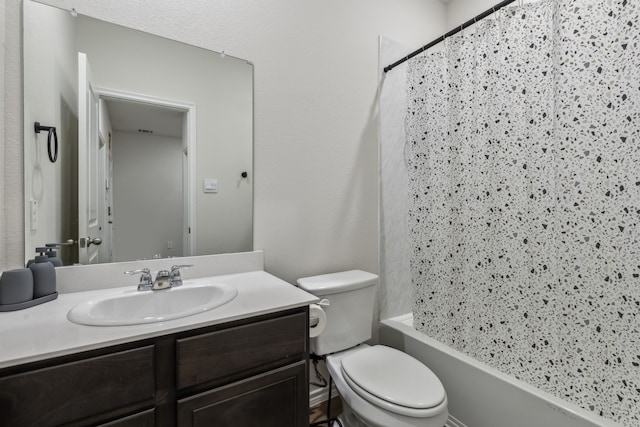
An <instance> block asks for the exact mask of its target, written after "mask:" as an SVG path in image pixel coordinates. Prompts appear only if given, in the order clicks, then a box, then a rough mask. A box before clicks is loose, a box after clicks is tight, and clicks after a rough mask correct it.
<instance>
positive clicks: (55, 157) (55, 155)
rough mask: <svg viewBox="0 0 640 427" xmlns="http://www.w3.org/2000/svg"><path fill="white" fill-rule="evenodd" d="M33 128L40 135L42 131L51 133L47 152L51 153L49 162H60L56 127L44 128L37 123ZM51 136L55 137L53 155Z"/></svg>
mask: <svg viewBox="0 0 640 427" xmlns="http://www.w3.org/2000/svg"><path fill="white" fill-rule="evenodd" d="M33 128H34V130H35V131H36V133H40V131H41V130H46V131H48V132H49V135H48V136H47V151H48V153H49V160H50V161H51V163H55V162H56V160H58V134H57V133H56V128H55V126H42V125H40V122H35V123H34V124H33ZM51 135H53V142H54V144H55V147H54V151H53V153H52V152H51Z"/></svg>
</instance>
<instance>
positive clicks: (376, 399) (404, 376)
mask: <svg viewBox="0 0 640 427" xmlns="http://www.w3.org/2000/svg"><path fill="white" fill-rule="evenodd" d="M341 365H342V366H341V371H342V373H343V376H344V378H345V381H346V382H347V383H348V384H349V386H350V387H351V388H352V389H353V390H354V391H355V392H356V393H357V394H358V395H359V396H360V397H362V398H363V399H365V400H367V401H368V402H370V403H372V404H373V405H376V406H378V407H380V408H384V409H386V410H388V411H390V412H393V413H396V414H400V415H406V416H409V417H416V418H426V417H430V416H432V415H433V414H434V412H439V411H440V410H441V408H440V407H439V406H440V405H441V404H443V403H444V402H445V400H446V393H445V390H444V387H443V386H442V383H441V382H440V380H439V379H438V377H437V376H436V375H435V374H434V373H433V372H432V371H431V370H430V369H429V368H427V367H426V366H425V365H423V364H422V363H421V362H419V361H418V360H416V359H414V358H413V357H411V356H409V355H408V354H405V353H403V352H401V351H399V350H396V349H393V348H391V347H387V346H383V345H376V346H373V347H368V348H364V349H362V350H359V351H356V352H354V353H351V354H349V355H347V356H345V357H344V358H343V359H342V364H341Z"/></svg>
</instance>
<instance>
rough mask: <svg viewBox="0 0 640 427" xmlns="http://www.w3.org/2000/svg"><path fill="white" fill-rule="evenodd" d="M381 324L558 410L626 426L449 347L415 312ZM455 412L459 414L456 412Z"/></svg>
mask: <svg viewBox="0 0 640 427" xmlns="http://www.w3.org/2000/svg"><path fill="white" fill-rule="evenodd" d="M380 324H382V325H385V326H386V327H389V328H392V329H396V330H399V331H400V332H401V333H403V334H405V335H408V336H409V337H411V338H413V339H416V340H418V341H422V342H424V343H425V344H426V345H428V346H431V347H433V348H434V349H436V350H438V351H440V352H442V353H445V354H447V355H448V356H450V357H452V358H454V359H457V360H458V361H460V362H462V363H465V364H468V365H470V366H472V367H474V368H477V369H479V370H481V371H484V372H486V373H487V374H489V375H492V376H495V377H496V378H497V379H499V380H501V381H504V382H505V383H507V384H509V385H511V386H513V387H516V388H518V389H520V390H522V391H523V392H525V393H529V394H531V395H533V396H534V397H535V398H538V399H540V400H541V401H543V402H544V403H545V404H546V405H548V406H550V407H553V408H556V409H557V410H558V411H560V412H562V413H564V414H565V415H567V416H571V417H574V418H577V419H579V420H582V421H584V422H586V423H590V424H591V425H594V426H600V427H625V426H624V425H622V424H619V423H617V422H616V421H613V420H611V419H608V418H604V417H602V416H600V415H598V414H596V413H595V412H591V411H589V410H587V409H584V408H582V407H580V406H578V405H577V404H575V403H572V402H569V401H567V400H564V399H560V398H559V397H556V396H554V395H552V394H550V393H548V392H546V391H543V390H540V389H539V388H537V387H535V386H533V385H531V384H527V383H525V382H524V381H521V380H518V379H517V378H514V377H512V376H511V375H507V374H505V373H503V372H500V371H498V370H497V369H495V368H493V367H491V366H489V365H488V364H486V363H484V362H481V361H479V360H476V359H474V358H472V357H470V356H467V355H466V354H464V353H462V352H460V351H458V350H456V349H454V348H451V347H449V346H448V345H446V344H443V343H441V342H439V341H437V340H435V339H434V338H431V337H430V336H428V335H426V334H423V333H422V332H419V331H418V330H416V329H415V328H414V327H413V313H406V314H401V315H399V316H394V317H390V318H387V319H383V320H380ZM452 415H454V416H455V414H452Z"/></svg>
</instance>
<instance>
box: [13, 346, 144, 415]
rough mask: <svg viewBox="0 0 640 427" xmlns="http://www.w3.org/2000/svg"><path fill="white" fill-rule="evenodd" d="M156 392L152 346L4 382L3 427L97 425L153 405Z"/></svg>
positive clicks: (17, 376) (26, 374)
mask: <svg viewBox="0 0 640 427" xmlns="http://www.w3.org/2000/svg"><path fill="white" fill-rule="evenodd" d="M154 392H155V380H154V347H153V346H147V347H142V348H137V349H133V350H127V351H121V352H117V353H113V354H108V355H105V356H99V357H93V358H89V359H84V360H78V361H75V362H70V363H66V364H61V365H55V366H51V367H48V368H44V369H39V370H35V371H29V372H25V373H21V374H17V375H12V376H8V377H4V378H0V426H3V427H9V426H16V427H26V426H37V427H48V426H58V425H62V424H67V423H72V422H75V423H76V424H77V425H96V422H95V421H94V420H99V419H100V418H102V419H104V418H105V417H111V418H113V417H117V416H118V415H119V414H120V413H123V412H124V413H127V412H128V413H131V412H132V411H135V410H137V409H139V408H140V409H141V408H142V407H144V406H147V407H149V406H153V403H154ZM100 414H104V415H103V416H101V415H100Z"/></svg>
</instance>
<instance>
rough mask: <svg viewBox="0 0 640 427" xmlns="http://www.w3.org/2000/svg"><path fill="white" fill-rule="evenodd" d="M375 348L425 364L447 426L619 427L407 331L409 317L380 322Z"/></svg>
mask: <svg viewBox="0 0 640 427" xmlns="http://www.w3.org/2000/svg"><path fill="white" fill-rule="evenodd" d="M379 332H380V343H381V344H385V345H388V346H390V347H394V348H397V349H398V350H402V351H404V352H405V353H408V354H410V355H411V356H413V357H415V358H416V359H418V360H420V361H421V362H422V363H424V364H425V365H427V366H428V367H429V368H430V369H431V370H432V371H433V372H434V373H435V374H436V375H437V376H438V377H439V378H440V380H441V381H442V384H443V385H444V388H445V390H446V391H447V397H448V399H449V414H450V416H449V422H448V423H447V426H451V427H546V426H549V427H595V426H600V427H622V425H621V424H618V423H616V422H614V421H610V420H607V419H604V418H602V417H600V416H598V415H596V414H594V413H593V412H590V411H587V410H585V409H582V408H581V407H579V406H577V405H575V404H572V403H569V402H566V401H564V400H562V399H559V398H557V397H555V396H552V395H550V394H549V393H546V392H544V391H541V390H539V389H537V388H535V387H533V386H531V385H529V384H526V383H524V382H522V381H519V380H517V379H515V378H513V377H511V376H509V375H506V374H503V373H501V372H498V371H497V370H495V369H493V368H492V367H490V366H488V365H486V364H484V363H482V362H479V361H477V360H474V359H472V358H471V357H468V356H466V355H464V354H462V353H460V352H459V351H457V350H454V349H452V348H450V347H448V346H446V345H444V344H441V343H439V342H438V341H436V340H434V339H432V338H430V337H428V336H426V335H424V334H422V333H420V332H418V331H416V330H415V329H414V328H413V316H412V315H411V314H407V315H403V316H398V317H394V318H390V319H386V320H382V321H380V329H379Z"/></svg>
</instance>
